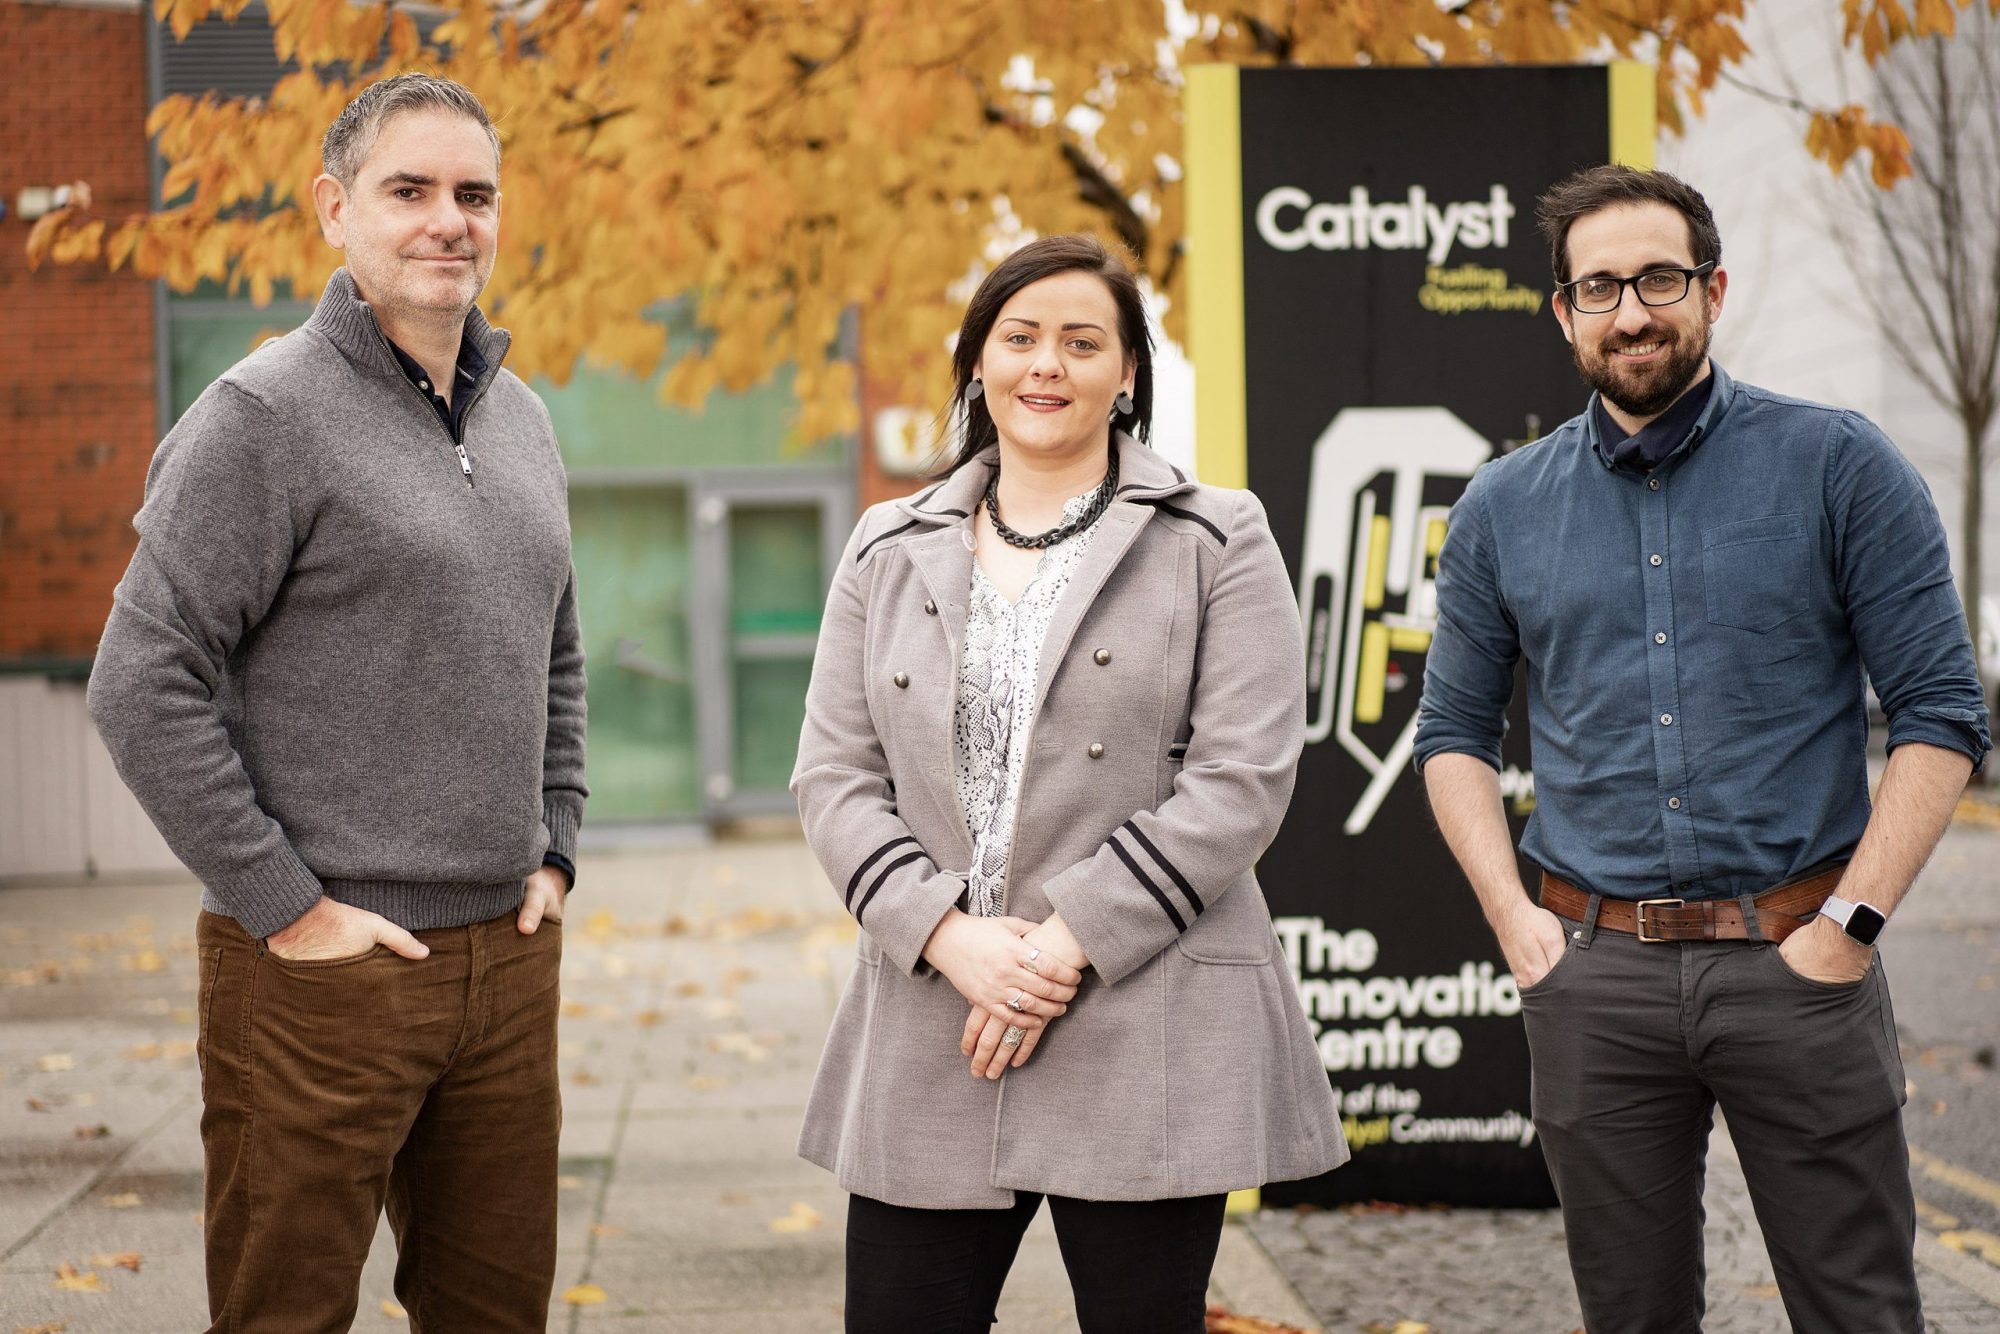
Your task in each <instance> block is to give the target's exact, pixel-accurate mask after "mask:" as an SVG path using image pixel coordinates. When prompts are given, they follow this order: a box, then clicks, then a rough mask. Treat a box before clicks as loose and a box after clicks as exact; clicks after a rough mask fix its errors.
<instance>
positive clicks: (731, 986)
mask: <svg viewBox="0 0 2000 1334" xmlns="http://www.w3.org/2000/svg"><path fill="white" fill-rule="evenodd" d="M756 980H757V970H756V969H754V968H732V969H730V970H729V971H728V972H726V973H724V974H723V975H722V994H723V995H725V996H734V995H735V994H736V989H737V988H738V987H740V986H742V985H743V984H744V983H745V982H755V981H756Z"/></svg>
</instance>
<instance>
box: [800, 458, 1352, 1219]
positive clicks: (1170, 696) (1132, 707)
mask: <svg viewBox="0 0 2000 1334" xmlns="http://www.w3.org/2000/svg"><path fill="white" fill-rule="evenodd" d="M1118 448H1119V450H1120V453H1119V475H1120V480H1121V485H1120V487H1119V490H1118V496H1117V499H1116V500H1115V501H1114V502H1113V504H1112V505H1111V506H1110V508H1109V510H1108V511H1107V513H1106V515H1105V518H1104V520H1103V523H1102V526H1101V527H1099V529H1098V531H1097V534H1096V536H1095V537H1094V538H1093V539H1092V541H1091V545H1090V549H1089V551H1088V552H1087V553H1086V554H1085V556H1084V558H1083V561H1082V563H1081V564H1080V565H1079V566H1078V568H1077V571H1076V573H1075V575H1074V576H1073V577H1072V580H1071V584H1070V587H1069V589H1068V591H1067V592H1066V594H1065V595H1064V598H1063V601H1062V603H1061V605H1060V606H1059V607H1058V609H1057V611H1056V615H1055V620H1054V622H1053V623H1052V624H1051V626H1050V628H1049V632H1048V637H1047V639H1046V640H1045V641H1044V643H1043V646H1042V657H1041V673H1040V689H1041V692H1042V694H1041V700H1040V704H1039V709H1038V712H1037V714H1036V719H1035V723H1034V731H1033V736H1032V737H1031V739H1030V747H1029V758H1028V763H1027V768H1026V769H1025V771H1024V772H1023V774H1022V778H1021V789H1020V796H1019V804H1018V808H1017V814H1016V817H1015V828H1014V840H1013V847H1012V852H1011V857H1010V862H1009V866H1008V874H1007V899H1008V902H1007V908H1008V911H1009V913H1011V914H1013V915H1016V916H1021V917H1027V918H1031V919H1034V920H1040V919H1042V918H1044V917H1047V916H1048V915H1049V914H1050V913H1052V912H1058V911H1059V912H1061V914H1062V916H1063V920H1064V921H1065V922H1066V923H1068V924H1069V927H1070V929H1071V930H1072V931H1073V932H1074V933H1075V934H1076V938H1077V940H1078V941H1079V942H1080V943H1081V944H1082V946H1083V948H1084V950H1085V952H1086V953H1087V954H1088V955H1089V956H1090V960H1091V967H1090V968H1089V969H1088V970H1086V972H1085V974H1084V983H1083V987H1082V989H1081V991H1080V992H1079V993H1078V996H1077V998H1076V1000H1075V1001H1074V1002H1073V1003H1072V1004H1071V1006H1070V1009H1069V1013H1068V1014H1067V1015H1065V1016H1064V1017H1062V1018H1060V1019H1058V1020H1056V1021H1055V1022H1054V1023H1053V1024H1052V1025H1051V1027H1050V1029H1049V1031H1048V1033H1047V1034H1046V1036H1045V1037H1044V1038H1043V1039H1042V1042H1041V1045H1040V1046H1039V1047H1038V1048H1037V1049H1036V1051H1035V1053H1034V1055H1033V1056H1032V1057H1030V1058H1029V1061H1028V1063H1027V1064H1026V1065H1024V1066H1022V1067H1021V1068H1020V1069H1018V1070H1012V1071H1009V1072H1008V1073H1007V1074H1006V1075H1004V1076H1003V1077H1002V1078H1001V1079H1000V1080H999V1081H997V1082H990V1081H987V1080H983V1079H974V1078H973V1077H972V1076H971V1075H970V1074H969V1073H968V1072H967V1069H966V1061H965V1058H964V1057H963V1056H962V1055H960V1053H959V1049H958V1043H959V1035H960V1032H961V1030H962V1028H963V1026H964V1023H965V1017H966V1003H965V1001H964V1000H963V999H962V998H961V997H960V996H959V995H958V993H957V992H956V991H954V990H953V989H952V986H951V984H950V983H949V982H948V981H946V980H945V979H944V978H943V977H941V976H938V975H937V974H935V973H934V972H933V971H932V970H931V969H930V967H929V966H928V965H927V964H925V963H923V961H922V959H921V957H920V956H921V952H922V950H923V947H924V944H925V942H926V941H927V940H928V939H929V938H930V934H931V931H932V929H933V928H935V927H936V925H937V923H938V921H939V919H940V918H942V917H943V916H944V914H945V913H946V912H947V911H948V910H949V909H950V908H951V907H952V906H953V904H954V903H956V902H958V900H959V896H960V895H961V894H962V893H963V892H964V889H965V882H964V879H963V875H962V872H963V868H965V867H966V866H967V865H968V864H969V862H970V860H971V846H970V839H969V837H968V835H967V833H966V827H965V816H964V814H963V812H962V811H961V809H960V806H959V801H958V796H957V791H956V788H955V785H954V782H953V771H952V763H953V761H952V722H953V712H954V708H955V706H956V700H957V684H956V683H957V679H958V662H959V653H960V651H961V649H962V647H963V644H964V639H965V622H966V615H967V600H968V597H969V593H970V588H971V581H972V552H971V550H970V547H969V544H968V542H967V541H966V538H967V535H968V532H969V529H968V528H967V524H968V522H969V520H968V518H967V516H968V515H969V514H970V513H971V512H972V510H973V507H974V505H975V504H977V502H978V499H979V497H980V496H981V494H982V493H983V492H984V490H985V487H986V480H987V477H988V475H989V469H990V468H991V467H992V466H994V464H993V455H992V452H991V451H989V453H988V454H987V455H986V456H983V457H982V458H981V459H979V460H976V461H974V462H972V463H969V464H967V465H966V466H965V467H963V468H961V469H960V470H959V471H958V472H957V473H956V474H954V475H953V476H952V477H951V478H949V479H948V480H946V481H945V482H943V483H942V484H940V485H938V486H936V487H933V488H932V489H931V490H929V491H927V492H924V493H922V494H920V495H918V496H916V497H915V498H913V499H910V500H902V501H895V502H891V503H887V504H882V505H877V506H875V507H874V508H872V509H870V510H869V511H868V512H867V513H866V514H865V515H864V516H863V517H862V519H861V522H860V524H859V525H858V526H857V527H856V529H855V532H854V537H853V539H852V540H851V541H850V542H849V543H848V547H847V550H846V552H845V554H844V555H843V556H842V558H841V564H840V569H839V570H838V571H837V572H836V573H835V576H834V579H833V587H832V591H831V593H830V595H829V598H828V602H827V611H826V617H825V620H824V622H823V623H822V625H821V629H820V640H819V650H818V656H817V657H816V659H815V661H814V663H813V674H812V686H811V690H810V693H809V694H808V695H807V703H806V722H805V729H804V734H803V735H802V737H801V738H800V743H799V760H798V768H797V771H796V772H795V774H794V776H793V779H792V790H793V791H794V792H795V793H796V794H797V796H798V800H799V810H800V814H801V815H802V817H803V819H804V821H805V830H806V837H807V839H808V841H809V842H810V843H811V844H812V847H813V851H814V852H815V853H816V854H817V855H818V857H819V860H820V864H821V865H822V866H823V867H824V868H825V869H826V873H827V875H828V877H829V878H830V879H831V881H832V882H833V886H834V889H835V891H836V893H838V894H839V895H840V896H841V899H842V902H843V903H844V904H845V905H846V907H847V909H848V911H850V912H852V913H853V914H854V916H855V917H856V919H857V920H858V921H859V922H860V924H861V928H862V929H861V935H860V939H859V951H860V959H859V966H858V967H856V969H855V970H854V974H853V977H852V979H851V980H850V981H849V983H848V986H847V991H846V994H845V995H844V996H843V997H842V999H841V1002H840V1008H839V1011H838V1013H837V1014H836V1015H835V1017H834V1021H833V1027H832V1031H831V1033H830V1034H829V1036H828V1039H827V1047H826V1052H825V1054H824V1056H823V1057H822V1059H821V1061H820V1067H819V1074H818V1077H817V1079H816V1080H815V1082H814V1085H813V1092H812V1098H811V1101H810V1103H809V1104H808V1106H807V1109H806V1118H805V1126H804V1130H803V1132H802V1134H801V1136H800V1142H799V1151H800V1153H801V1154H803V1155H804V1156H805V1157H806V1158H808V1159H810V1160H811V1161H813V1162H815V1163H818V1164H820V1165H821V1166H823V1167H826V1168H829V1169H831V1170H832V1171H833V1172H835V1173H836V1174H838V1176H839V1178H840V1184H841V1185H842V1186H843V1187H845V1188H846V1189H847V1190H849V1191H852V1192H854V1193H856V1194H860V1195H866V1196H870V1197H872V1198H875V1199H878V1200H884V1201H887V1202H889V1203H892V1204H901V1205H912V1206H918V1207H927V1208H999V1207H1004V1206H1006V1205H1008V1204H1010V1203H1011V1202H1012V1200H1013V1192H1014V1191H1015V1190H1031V1191H1040V1192H1045V1193H1048V1194H1056V1195H1067V1196H1076V1197H1081V1198H1086V1199H1098V1200H1148V1199H1169V1198H1175V1197H1180V1196H1188V1195H1205V1194H1212V1193H1217V1192H1221V1191H1227V1190H1235V1189H1239V1188H1242V1187H1247V1186H1256V1185H1261V1184H1263V1183H1264V1182H1268V1181H1284V1180H1290V1179H1293V1178H1297V1177H1304V1176H1312V1175H1316V1174H1318V1173H1320V1172H1324V1171H1326V1170H1328V1169H1330V1168H1333V1167H1337V1166H1338V1165H1340V1164H1341V1163H1342V1162H1344V1161H1346V1159H1347V1147H1346V1144H1345V1143H1344V1141H1343V1140H1342V1137H1341V1131H1340V1121H1339V1117H1338V1115H1337V1114H1336V1112H1335V1109H1334V1104H1333V1098H1332V1094H1331V1092H1330V1090H1329V1088H1328V1085H1327V1078H1326V1073H1325V1071H1324V1069H1323V1068H1322V1067H1321V1065H1320V1062H1319V1059H1318V1053H1317V1052H1316V1050H1315V1049H1314V1046H1313V1041H1312V1036H1311V1033H1310V1031H1309V1030H1308V1028H1307V1026H1306V1021H1305V1016H1304V1013H1303V1012H1302V1011H1301V1009H1300V1006H1299V1001H1298V997H1297V993H1296V991H1295V990H1294V988H1293V985H1292V979H1291V975H1290V971H1289V969H1288V967H1287V965H1286V963H1285V959H1284V954H1283V951H1282V950H1281V949H1280V948H1279V947H1278V944H1277V941H1276V937H1275V935H1274V933H1273V931H1272V929H1271V917H1270V911H1269V909H1268V908H1267V907H1266V906H1265V903H1264V896H1263V892H1262V890H1261V889H1259V887H1258V884H1257V879H1256V876H1255V874H1254V873H1253V870H1252V868H1253V866H1254V864H1255V862H1256V860H1257V858H1258V856H1259V855H1260V854H1261V853H1262V852H1263V850H1264V848H1265V847H1266V846H1267V845H1268V844H1269V843H1270V841H1271V839H1272V837H1273V836H1274V835H1275V834H1276V832H1277V829H1278V825H1279V822H1280V821H1281V820H1282V819H1283V817H1284V814H1285V807H1286V803H1287V802H1288V801H1289V799H1290V797H1291V791H1292V780H1293V775H1294V772H1295V770H1296V767H1297V763H1298V757H1299V750H1300V747H1301V746H1302V744H1303V740H1304V726H1305V719H1304V697H1305V689H1304V663H1303V649H1302V638H1303V637H1302V636H1301V634H1300V631H1299V620H1298V610H1297V605H1296V603H1295V602H1294V601H1293V598H1292V593H1291V587H1290V583H1289V581H1288V579H1287V577H1286V574H1285V567H1284V562H1283V560H1282V558H1281V557H1280V556H1279V554H1278V548H1277V545H1276V544H1275V543H1274V542H1273V540H1272V538H1271V533H1270V529H1269V527H1268V526H1267V525H1266V523H1265V519H1264V511H1263V506H1262V505H1260V504H1259V503H1258V501H1257V499H1256V497H1254V496H1252V495H1250V494H1249V493H1248V492H1243V491H1226V490H1220V489H1217V488H1215V487H1208V486H1198V485H1196V484H1195V483H1193V482H1190V481H1188V480H1187V479H1186V478H1185V477H1183V476H1182V475H1181V474H1180V472H1179V471H1178V470H1177V469H1174V468H1172V467H1171V466H1169V465H1168V464H1167V463H1166V462H1165V461H1164V460H1162V459H1160V458H1159V457H1158V456H1157V455H1156V454H1154V453H1153V452H1152V451H1151V450H1149V449H1146V448H1144V447H1143V446H1140V445H1137V444H1135V443H1134V442H1132V441H1131V440H1129V439H1126V438H1124V437H1122V436H1121V437H1120V438H1119V443H1118ZM1096 747H1102V749H1101V751H1095V748H1096ZM1094 751H1095V753H1094Z"/></svg>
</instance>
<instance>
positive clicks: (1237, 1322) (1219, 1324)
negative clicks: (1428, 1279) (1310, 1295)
mask: <svg viewBox="0 0 2000 1334" xmlns="http://www.w3.org/2000/svg"><path fill="white" fill-rule="evenodd" d="M1203 1328H1204V1329H1205V1330H1206V1331H1207V1334H1319V1331H1318V1330H1314V1329H1306V1328H1305V1327H1303V1326H1300V1325H1283V1324H1279V1323H1278V1322H1277V1321H1275V1320H1265V1319H1263V1318H1262V1317H1260V1316H1254V1315H1238V1314H1236V1312H1234V1311H1231V1310H1230V1309H1228V1308H1227V1307H1223V1306H1211V1307H1209V1308H1208V1323H1207V1324H1206V1325H1204V1326H1203ZM1369 1328H1370V1329H1371V1330H1378V1329H1383V1328H1386V1327H1385V1326H1381V1325H1370V1326H1369Z"/></svg>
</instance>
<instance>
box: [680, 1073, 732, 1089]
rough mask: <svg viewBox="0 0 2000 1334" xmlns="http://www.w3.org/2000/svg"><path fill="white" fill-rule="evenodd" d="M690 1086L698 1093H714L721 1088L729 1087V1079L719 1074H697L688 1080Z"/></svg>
mask: <svg viewBox="0 0 2000 1334" xmlns="http://www.w3.org/2000/svg"><path fill="white" fill-rule="evenodd" d="M688 1087H689V1088H691V1089H693V1090H694V1091H695V1092H696V1093H713V1092H715V1091H716V1090H717V1089H720V1088H728V1087H729V1081H728V1080H726V1079H723V1078H721V1077H720V1076H718V1075H696V1076H695V1077H694V1078H692V1079H690V1080H688Z"/></svg>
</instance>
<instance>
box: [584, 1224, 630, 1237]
mask: <svg viewBox="0 0 2000 1334" xmlns="http://www.w3.org/2000/svg"><path fill="white" fill-rule="evenodd" d="M590 1235H591V1236H593V1237H622V1236H624V1235H625V1229H624V1228H622V1227H613V1226H612V1225H611V1224H609V1223H598V1224H596V1225H595V1226H593V1227H592V1228H591V1229H590Z"/></svg>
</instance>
